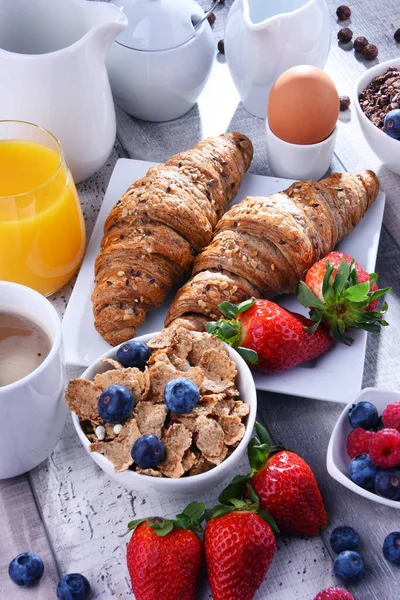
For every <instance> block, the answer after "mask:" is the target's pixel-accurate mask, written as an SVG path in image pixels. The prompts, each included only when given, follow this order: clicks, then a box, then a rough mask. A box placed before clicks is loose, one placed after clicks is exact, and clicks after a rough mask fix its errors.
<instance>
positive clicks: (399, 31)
mask: <svg viewBox="0 0 400 600" xmlns="http://www.w3.org/2000/svg"><path fill="white" fill-rule="evenodd" d="M393 37H394V39H395V40H396V42H397V43H398V44H400V27H399V28H398V29H397V30H396V31H395V32H394V36H393Z"/></svg>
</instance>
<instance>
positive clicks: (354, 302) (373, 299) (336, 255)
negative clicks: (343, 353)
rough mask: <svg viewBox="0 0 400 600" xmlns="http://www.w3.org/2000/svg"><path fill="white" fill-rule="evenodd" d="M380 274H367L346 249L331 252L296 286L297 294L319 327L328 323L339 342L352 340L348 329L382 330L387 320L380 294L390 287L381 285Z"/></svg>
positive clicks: (330, 330)
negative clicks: (378, 280)
mask: <svg viewBox="0 0 400 600" xmlns="http://www.w3.org/2000/svg"><path fill="white" fill-rule="evenodd" d="M377 279H378V275H377V274H376V273H370V274H368V273H367V271H365V269H363V268H362V267H361V266H360V265H359V264H358V263H357V262H356V261H355V260H354V259H353V258H351V257H350V256H348V255H347V254H344V253H343V252H331V253H330V254H328V255H327V256H325V258H323V259H322V260H320V261H318V262H316V263H315V264H314V265H313V266H312V267H311V269H309V270H308V271H307V274H306V277H305V281H300V283H299V284H298V286H297V292H296V293H297V297H298V299H299V300H300V302H301V303H302V305H303V306H305V307H306V308H310V309H311V310H310V318H311V320H312V321H313V322H314V323H315V325H314V327H312V328H311V329H310V331H313V330H314V328H316V327H318V325H320V323H325V324H326V325H327V326H328V328H329V332H330V335H331V336H332V337H333V338H334V339H335V340H336V341H338V342H342V343H344V344H347V345H348V346H349V345H351V344H352V343H353V339H352V338H351V337H349V336H347V335H345V331H346V330H351V329H364V330H365V331H371V332H373V333H379V332H380V330H381V326H385V325H387V324H388V323H387V322H386V321H384V319H383V318H382V317H383V315H384V314H385V313H386V311H387V308H388V306H387V304H386V303H385V304H384V305H383V306H382V308H381V310H377V307H378V298H380V297H381V296H383V295H384V294H386V293H387V292H390V290H391V288H385V289H382V290H380V289H378V286H377V285H376V282H377Z"/></svg>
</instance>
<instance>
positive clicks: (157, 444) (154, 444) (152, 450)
mask: <svg viewBox="0 0 400 600" xmlns="http://www.w3.org/2000/svg"><path fill="white" fill-rule="evenodd" d="M131 456H132V458H133V462H135V463H136V464H137V465H138V467H140V468H141V469H155V468H156V467H157V466H158V465H159V464H160V462H162V461H163V460H164V456H165V447H164V444H163V443H162V441H161V440H160V439H159V438H158V437H157V436H156V435H154V434H153V433H147V434H146V435H142V436H141V437H140V438H139V439H137V440H136V442H135V443H134V444H133V446H132V450H131Z"/></svg>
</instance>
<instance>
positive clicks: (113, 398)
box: [97, 384, 135, 423]
mask: <svg viewBox="0 0 400 600" xmlns="http://www.w3.org/2000/svg"><path fill="white" fill-rule="evenodd" d="M134 405H135V399H134V397H133V396H132V394H131V392H130V391H129V390H128V388H126V387H125V386H123V385H115V384H114V385H110V387H108V388H107V389H105V390H104V392H103V393H102V394H101V395H100V398H99V401H98V403H97V410H98V411H99V415H100V417H101V418H102V419H103V421H104V422H105V423H122V421H125V419H127V418H128V417H129V415H130V414H131V413H132V411H133V407H134Z"/></svg>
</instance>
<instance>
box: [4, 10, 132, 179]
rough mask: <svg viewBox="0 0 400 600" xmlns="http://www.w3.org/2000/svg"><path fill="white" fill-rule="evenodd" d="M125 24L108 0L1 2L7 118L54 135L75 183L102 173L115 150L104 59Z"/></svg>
mask: <svg viewBox="0 0 400 600" xmlns="http://www.w3.org/2000/svg"><path fill="white" fill-rule="evenodd" d="M125 25H126V17H125V15H124V14H123V13H122V11H120V10H119V9H118V8H117V7H116V6H113V5H112V4H108V3H106V2H86V1H85V0H35V2H32V0H12V2H10V1H9V0H0V73H1V76H2V81H3V86H2V92H1V96H0V114H1V118H2V119H10V120H11V119H13V120H22V121H30V122H31V123H36V124H37V125H40V126H41V127H45V128H46V129H48V130H49V131H51V132H52V133H53V134H54V135H55V136H56V137H57V138H58V139H59V140H60V141H61V144H62V146H63V148H64V151H65V153H66V156H67V159H68V162H69V164H70V166H71V169H72V173H73V176H74V179H75V181H76V182H79V181H81V180H82V179H85V178H86V177H89V175H91V174H92V173H94V172H95V171H97V170H98V169H99V168H100V167H101V166H102V165H103V164H104V162H105V161H106V160H107V158H108V156H109V154H110V152H111V150H112V147H113V145H114V141H115V133H116V121H115V111H114V105H113V100H112V95H111V90H110V85H109V81H108V78H107V71H106V68H105V65H104V60H105V56H106V53H107V50H108V47H109V45H110V44H111V42H112V41H113V40H114V38H115V37H116V36H117V35H118V33H120V32H121V31H122V29H123V28H124V27H125Z"/></svg>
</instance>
